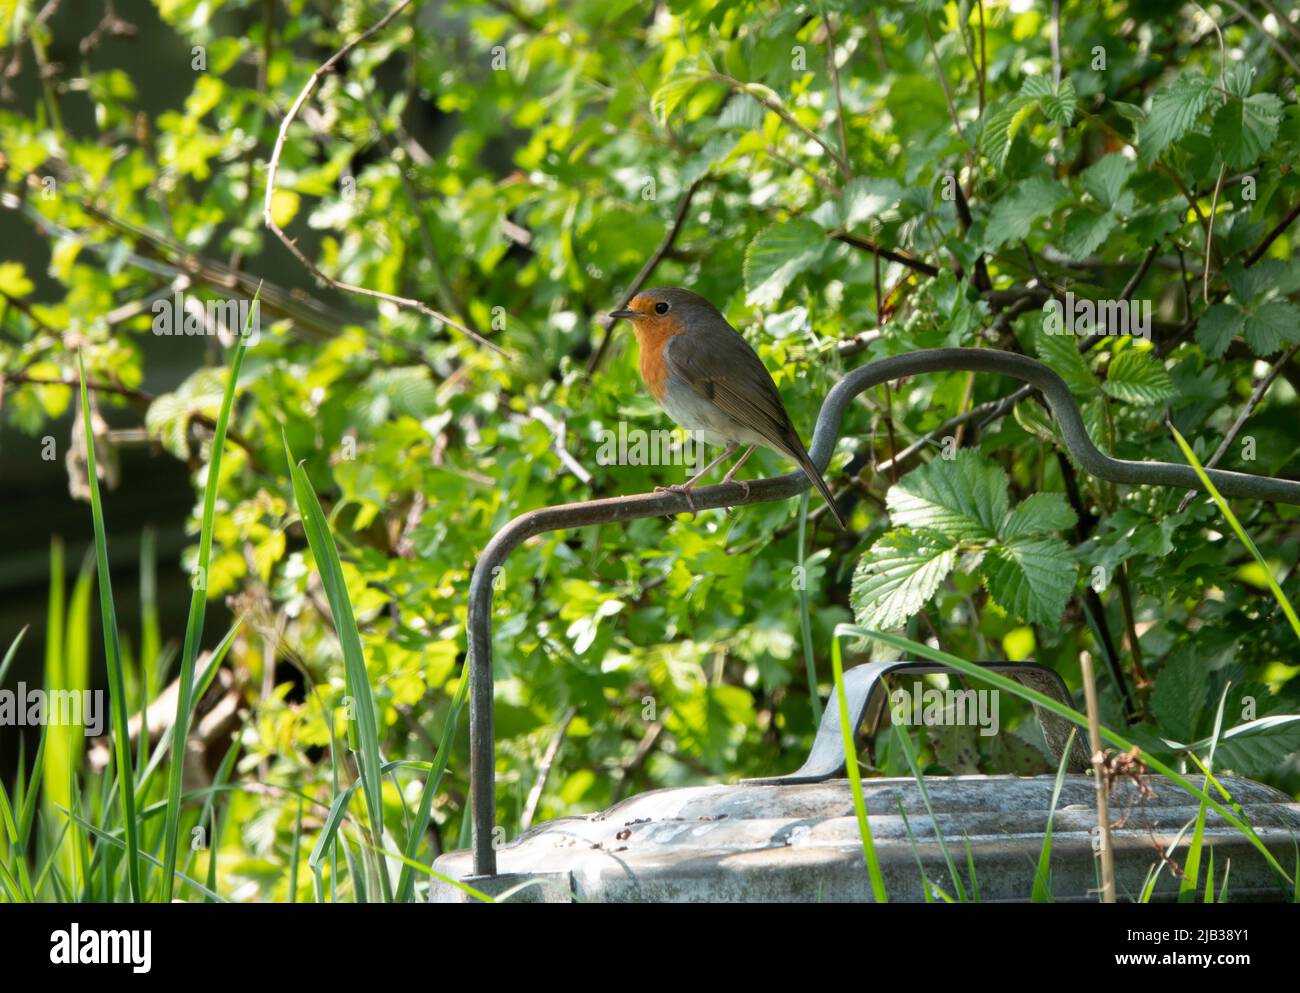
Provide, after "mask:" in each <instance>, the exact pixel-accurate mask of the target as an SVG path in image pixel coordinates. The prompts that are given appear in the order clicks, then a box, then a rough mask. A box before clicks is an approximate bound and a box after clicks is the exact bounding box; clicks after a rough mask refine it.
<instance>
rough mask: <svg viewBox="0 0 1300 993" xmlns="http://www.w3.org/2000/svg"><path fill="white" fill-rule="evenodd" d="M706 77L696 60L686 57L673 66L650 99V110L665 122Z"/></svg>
mask: <svg viewBox="0 0 1300 993" xmlns="http://www.w3.org/2000/svg"><path fill="white" fill-rule="evenodd" d="M707 75H708V73H707V72H705V70H704V68H703V67H702V66H701V65H700V62H699V60H698V59H696V58H694V57H687V58H684V59H682V60H681V61H679V62H678V63H677V64H676V65H674V66H673V68H672V71H671V72H669V73H668V76H667V78H665V79H664V81H663V82H662V83H661V84H660V85H659V87H658V89H656V90H655V91H654V94H653V95H652V96H651V97H650V109H651V111H652V112H653V113H654V115H655V116H656V117H658V118H659V120H660V121H661V122H666V121H667V120H668V118H670V117H671V116H672V114H673V111H674V110H676V109H677V107H678V105H679V104H681V102H682V101H683V100H685V99H686V96H687V94H689V93H690V92H691V90H693V89H694V88H695V87H696V86H698V85H699V84H700V82H702V81H703V80H704V79H705V77H706V76H707Z"/></svg>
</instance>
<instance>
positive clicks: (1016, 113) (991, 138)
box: [979, 95, 1033, 169]
mask: <svg viewBox="0 0 1300 993" xmlns="http://www.w3.org/2000/svg"><path fill="white" fill-rule="evenodd" d="M1032 107H1033V101H1032V100H1031V99H1030V98H1028V97H1024V96H1020V95H1016V96H1014V97H1011V98H1010V99H1009V100H1008V101H1007V103H1006V104H1005V105H1004V106H1002V107H1000V108H998V109H996V110H993V111H992V112H991V113H990V114H989V115H988V118H987V120H986V121H985V124H984V130H983V132H982V133H981V134H980V139H979V141H980V148H981V149H982V150H983V152H984V154H985V155H986V156H987V157H988V159H989V161H990V162H992V163H993V164H994V165H995V166H997V168H999V169H1001V168H1002V167H1003V166H1005V165H1006V164H1007V155H1008V154H1009V153H1010V152H1011V143H1012V141H1014V140H1015V137H1016V130H1017V129H1018V128H1019V127H1020V124H1021V123H1022V122H1023V120H1024V117H1025V113H1026V111H1028V110H1030V109H1032Z"/></svg>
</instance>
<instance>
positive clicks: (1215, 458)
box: [1177, 345, 1300, 514]
mask: <svg viewBox="0 0 1300 993" xmlns="http://www.w3.org/2000/svg"><path fill="white" fill-rule="evenodd" d="M1297 351H1300V345H1292V346H1291V347H1290V348H1289V349H1287V350H1286V351H1285V352H1283V353H1282V357H1281V358H1280V359H1278V360H1277V361H1276V362H1274V363H1273V366H1272V368H1271V369H1269V370H1268V372H1267V373H1265V374H1264V376H1263V377H1261V378H1260V381H1259V382H1258V383H1256V384H1255V388H1254V389H1253V390H1252V391H1251V393H1250V399H1249V400H1247V401H1246V406H1244V407H1243V408H1242V409H1241V413H1240V414H1238V415H1237V419H1236V420H1235V421H1233V422H1232V427H1230V428H1228V432H1227V434H1225V435H1224V436H1223V441H1221V442H1219V447H1218V448H1216V449H1215V450H1214V454H1213V455H1211V456H1210V457H1209V458H1208V459H1206V460H1205V468H1207V469H1213V468H1214V467H1215V466H1216V465H1218V464H1219V461H1220V460H1221V459H1222V458H1223V456H1224V455H1226V454H1227V453H1228V448H1229V447H1230V446H1231V445H1232V443H1233V441H1235V440H1236V438H1237V434H1238V432H1240V431H1241V429H1242V428H1243V427H1245V425H1246V421H1248V420H1249V419H1250V415H1251V414H1253V413H1254V412H1255V408H1256V407H1258V406H1259V404H1260V401H1262V400H1263V399H1264V394H1265V393H1267V392H1268V388H1269V387H1270V386H1272V385H1273V381H1274V380H1275V379H1277V377H1278V375H1279V374H1280V373H1281V372H1282V368H1283V367H1284V366H1285V365H1286V364H1287V363H1288V362H1290V361H1291V359H1293V358H1294V357H1295V354H1296V352H1297ZM1196 492H1197V491H1196V490H1188V491H1187V493H1186V494H1184V496H1183V499H1182V502H1181V503H1179V504H1178V510H1177V513H1179V514H1181V513H1182V512H1183V511H1184V510H1186V509H1187V505H1188V504H1189V503H1191V502H1192V500H1193V499H1194V498H1195V496H1196Z"/></svg>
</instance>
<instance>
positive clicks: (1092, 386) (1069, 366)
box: [1034, 328, 1098, 396]
mask: <svg viewBox="0 0 1300 993" xmlns="http://www.w3.org/2000/svg"><path fill="white" fill-rule="evenodd" d="M1034 343H1035V346H1036V347H1037V349H1038V357H1039V358H1040V359H1042V360H1043V361H1044V362H1046V363H1047V364H1048V365H1049V366H1051V367H1052V369H1054V370H1055V371H1056V374H1057V375H1058V376H1060V377H1061V378H1062V379H1064V380H1065V385H1066V386H1068V387H1070V392H1071V393H1075V394H1077V395H1079V396H1092V395H1093V394H1095V393H1096V392H1097V386H1098V383H1097V377H1096V376H1094V375H1093V374H1092V370H1091V369H1089V368H1088V363H1087V361H1085V360H1084V357H1083V356H1082V355H1081V354H1080V353H1079V346H1078V344H1077V343H1076V340H1075V338H1074V335H1070V334H1048V333H1047V331H1046V330H1044V329H1043V328H1039V329H1038V331H1037V332H1036V333H1035V335H1034Z"/></svg>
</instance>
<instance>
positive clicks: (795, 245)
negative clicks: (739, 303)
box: [745, 218, 826, 307]
mask: <svg viewBox="0 0 1300 993" xmlns="http://www.w3.org/2000/svg"><path fill="white" fill-rule="evenodd" d="M825 249H826V232H825V231H823V230H822V229H821V228H820V227H818V226H817V225H816V224H814V223H813V222H812V221H809V220H806V219H803V218H800V219H798V220H793V221H786V222H784V223H782V224H774V225H772V226H771V227H769V228H766V229H764V230H763V231H761V232H760V233H759V234H758V236H757V237H755V238H754V240H753V241H751V242H750V243H749V248H748V249H746V251H745V288H746V290H747V291H748V292H747V293H746V296H745V299H746V302H747V303H748V304H749V305H750V306H753V307H763V306H767V305H769V304H773V303H775V302H776V301H777V300H779V299H780V298H781V294H782V293H784V292H785V288H786V287H787V286H789V285H790V281H791V280H793V279H794V278H795V277H796V276H798V275H799V273H801V272H803V271H804V270H805V269H807V268H809V267H810V266H812V265H813V264H814V263H816V262H817V261H818V260H819V259H820V258H821V255H822V252H823V251H825Z"/></svg>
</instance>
